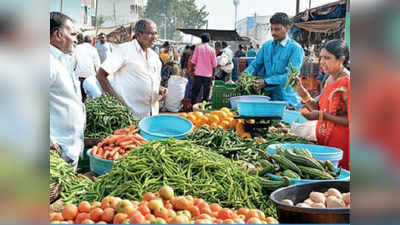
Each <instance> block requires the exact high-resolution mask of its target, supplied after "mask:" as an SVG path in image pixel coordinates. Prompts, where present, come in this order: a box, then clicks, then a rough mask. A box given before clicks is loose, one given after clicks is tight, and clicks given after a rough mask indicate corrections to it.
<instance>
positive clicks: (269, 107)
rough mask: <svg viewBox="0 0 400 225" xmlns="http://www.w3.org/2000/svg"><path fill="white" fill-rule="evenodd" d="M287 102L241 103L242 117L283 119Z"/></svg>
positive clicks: (240, 112) (240, 111)
mask: <svg viewBox="0 0 400 225" xmlns="http://www.w3.org/2000/svg"><path fill="white" fill-rule="evenodd" d="M286 105H287V102H283V101H269V102H265V101H254V100H253V101H243V100H242V101H239V114H240V116H252V117H282V114H283V111H284V110H285V107H286Z"/></svg>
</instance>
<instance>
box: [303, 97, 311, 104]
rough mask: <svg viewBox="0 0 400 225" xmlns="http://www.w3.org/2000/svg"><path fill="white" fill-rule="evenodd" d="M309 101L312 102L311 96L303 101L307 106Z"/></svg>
mask: <svg viewBox="0 0 400 225" xmlns="http://www.w3.org/2000/svg"><path fill="white" fill-rule="evenodd" d="M309 101H311V97H310V95H307V97H306V99H303V102H304V104H307V103H308V102H309Z"/></svg>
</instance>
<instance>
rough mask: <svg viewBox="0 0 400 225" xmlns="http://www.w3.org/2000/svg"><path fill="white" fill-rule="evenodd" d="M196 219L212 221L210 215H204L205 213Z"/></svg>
mask: <svg viewBox="0 0 400 225" xmlns="http://www.w3.org/2000/svg"><path fill="white" fill-rule="evenodd" d="M197 218H198V219H202V220H210V219H212V218H211V216H210V215H208V214H205V213H203V214H201V215H200V216H198V217H197Z"/></svg>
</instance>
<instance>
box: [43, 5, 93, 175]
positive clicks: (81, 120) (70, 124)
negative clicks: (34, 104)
mask: <svg viewBox="0 0 400 225" xmlns="http://www.w3.org/2000/svg"><path fill="white" fill-rule="evenodd" d="M75 36H76V31H75V28H74V24H73V22H72V19H71V18H69V17H68V16H66V15H64V14H62V13H60V12H51V13H50V78H49V108H50V146H54V145H58V146H59V147H60V148H61V150H62V155H61V157H62V158H63V159H64V160H65V161H66V162H68V163H70V164H71V165H72V167H73V168H74V169H76V167H77V166H78V159H79V155H80V154H81V152H82V151H83V147H84V145H83V136H84V129H85V123H86V115H85V105H84V104H83V103H82V101H81V91H80V88H79V81H78V79H77V78H76V76H75V75H74V72H73V68H72V67H71V66H70V65H71V62H70V60H71V57H70V56H69V54H70V53H71V52H72V51H73V43H74V41H75Z"/></svg>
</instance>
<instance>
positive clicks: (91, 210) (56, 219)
mask: <svg viewBox="0 0 400 225" xmlns="http://www.w3.org/2000/svg"><path fill="white" fill-rule="evenodd" d="M139 199H141V201H140V202H139V201H131V200H127V199H121V198H118V197H113V196H107V197H105V198H104V199H102V200H101V202H92V203H89V202H87V201H82V202H80V203H79V205H74V204H67V205H65V206H64V207H63V209H62V212H58V213H56V212H53V213H50V215H49V216H50V222H51V223H64V222H66V223H71V224H94V223H98V224H99V223H103V224H105V223H112V224H122V223H124V224H150V223H151V224H167V223H168V224H244V223H247V224H261V223H264V224H266V223H267V224H278V221H277V220H276V219H274V218H273V217H266V216H265V214H264V213H263V212H262V211H260V210H258V209H248V208H240V209H237V210H235V209H230V208H223V207H221V206H220V205H219V204H217V203H212V204H209V203H208V202H206V201H205V200H203V199H201V198H197V197H196V196H195V197H192V196H191V195H187V196H175V193H174V190H173V189H172V188H171V187H169V186H167V185H164V186H162V187H161V188H160V189H159V191H157V192H154V193H153V192H147V193H145V194H144V195H143V196H142V197H141V198H138V200H139Z"/></svg>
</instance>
